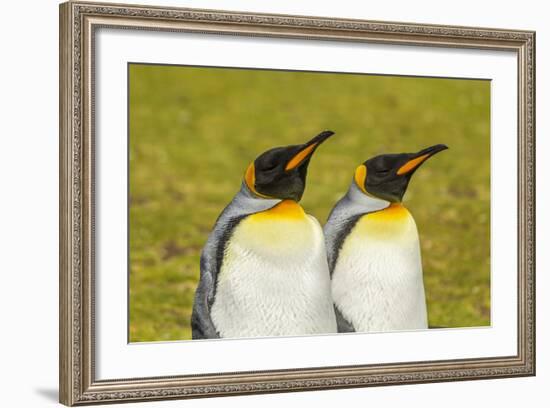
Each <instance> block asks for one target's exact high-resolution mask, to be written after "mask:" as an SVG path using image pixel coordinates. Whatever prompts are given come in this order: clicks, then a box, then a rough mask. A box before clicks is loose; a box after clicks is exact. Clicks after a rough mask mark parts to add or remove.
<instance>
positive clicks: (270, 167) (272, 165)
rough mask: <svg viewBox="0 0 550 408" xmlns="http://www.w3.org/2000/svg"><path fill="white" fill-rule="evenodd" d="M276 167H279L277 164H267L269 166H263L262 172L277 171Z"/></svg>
mask: <svg viewBox="0 0 550 408" xmlns="http://www.w3.org/2000/svg"><path fill="white" fill-rule="evenodd" d="M276 167H277V163H270V164H267V165H265V166H263V167H262V171H271V170H275V168H276Z"/></svg>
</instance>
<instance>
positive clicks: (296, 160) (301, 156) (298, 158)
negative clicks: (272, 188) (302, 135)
mask: <svg viewBox="0 0 550 408" xmlns="http://www.w3.org/2000/svg"><path fill="white" fill-rule="evenodd" d="M315 146H317V143H313V144H311V145H309V146H308V147H306V148H304V149H302V150H300V151H299V152H298V153H296V155H295V156H294V157H293V158H292V159H290V161H289V162H288V163H287V165H286V167H285V170H286V171H288V170H292V169H294V168H296V167H298V166H299V165H300V164H301V163H302V162H303V161H304V160H305V159H306V158H307V157H308V156H309V155H310V153H311V152H312V151H313V149H315Z"/></svg>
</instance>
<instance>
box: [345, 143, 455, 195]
mask: <svg viewBox="0 0 550 408" xmlns="http://www.w3.org/2000/svg"><path fill="white" fill-rule="evenodd" d="M446 149H448V147H447V146H445V145H444V144H438V145H435V146H431V147H428V148H426V149H422V150H420V151H419V152H417V153H401V154H382V155H380V156H375V157H373V158H371V159H369V160H367V161H366V162H364V163H363V164H361V165H360V166H359V167H357V169H356V170H355V176H354V182H355V183H356V184H357V186H358V187H359V188H360V189H361V190H362V191H363V193H365V194H368V195H372V196H374V197H377V198H381V199H383V200H386V201H389V202H392V203H398V202H401V201H402V199H403V196H404V195H405V192H406V191H407V186H408V185H409V181H410V180H411V177H412V175H413V174H414V172H415V171H416V170H417V169H418V168H419V167H420V166H421V165H422V163H424V162H425V161H426V160H428V159H429V158H430V157H432V156H433V155H434V154H436V153H439V152H441V151H443V150H446Z"/></svg>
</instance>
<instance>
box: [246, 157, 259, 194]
mask: <svg viewBox="0 0 550 408" xmlns="http://www.w3.org/2000/svg"><path fill="white" fill-rule="evenodd" d="M244 181H245V182H246V185H247V186H248V188H249V189H250V191H252V192H254V193H255V192H256V188H255V187H254V184H256V169H255V168H254V162H252V163H250V164H249V165H248V167H247V168H246V172H245V173H244Z"/></svg>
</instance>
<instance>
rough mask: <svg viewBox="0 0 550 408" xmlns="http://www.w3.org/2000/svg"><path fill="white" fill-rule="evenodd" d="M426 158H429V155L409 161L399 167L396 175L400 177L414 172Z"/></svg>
mask: <svg viewBox="0 0 550 408" xmlns="http://www.w3.org/2000/svg"><path fill="white" fill-rule="evenodd" d="M428 157H430V155H429V154H423V155H422V156H419V157H417V158H416V159H412V160H409V161H408V162H407V163H405V164H404V165H403V166H401V167H400V168H399V170H397V175H398V176H401V175H402V174H407V173H408V172H409V171H412V170H414V169H415V168H417V167H418V166H419V165H420V164H422V162H423V161H424V160H426V159H427V158H428Z"/></svg>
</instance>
